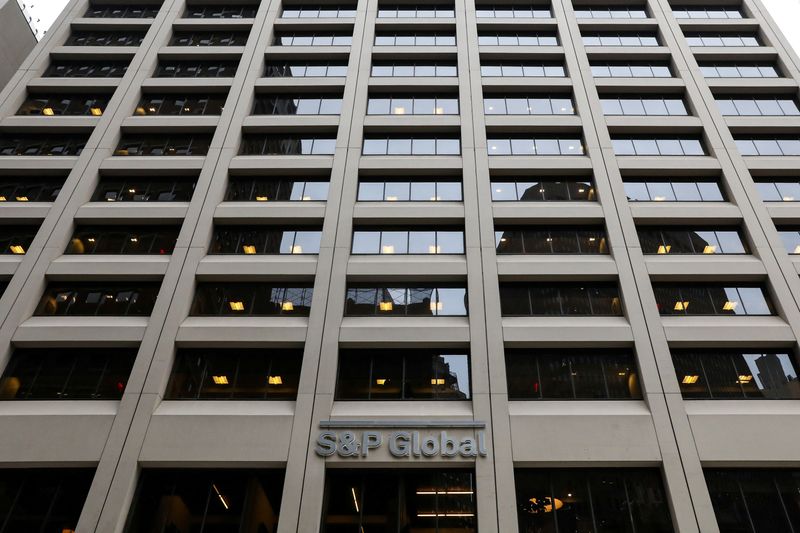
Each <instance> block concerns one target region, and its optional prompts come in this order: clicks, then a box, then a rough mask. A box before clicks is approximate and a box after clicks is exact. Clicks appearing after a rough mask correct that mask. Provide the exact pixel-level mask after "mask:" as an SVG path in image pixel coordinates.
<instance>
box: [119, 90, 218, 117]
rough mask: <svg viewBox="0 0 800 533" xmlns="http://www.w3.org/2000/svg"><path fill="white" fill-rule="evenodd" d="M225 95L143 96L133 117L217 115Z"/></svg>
mask: <svg viewBox="0 0 800 533" xmlns="http://www.w3.org/2000/svg"><path fill="white" fill-rule="evenodd" d="M226 98H227V95H226V94H222V93H221V94H218V95H216V94H211V95H203V94H188V95H171V94H162V95H157V94H145V95H143V96H142V99H141V100H139V105H137V106H136V110H135V111H134V115H219V114H221V113H222V108H223V106H224V105H225V99H226Z"/></svg>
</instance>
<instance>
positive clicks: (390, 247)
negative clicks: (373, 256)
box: [381, 244, 394, 254]
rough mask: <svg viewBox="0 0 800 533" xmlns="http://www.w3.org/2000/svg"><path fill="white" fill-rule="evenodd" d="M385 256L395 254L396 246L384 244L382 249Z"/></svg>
mask: <svg viewBox="0 0 800 533" xmlns="http://www.w3.org/2000/svg"><path fill="white" fill-rule="evenodd" d="M382 250H383V252H381V253H384V254H393V253H394V245H392V244H384V245H383V248H382Z"/></svg>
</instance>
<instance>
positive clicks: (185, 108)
mask: <svg viewBox="0 0 800 533" xmlns="http://www.w3.org/2000/svg"><path fill="white" fill-rule="evenodd" d="M183 110H184V111H186V112H189V111H191V108H189V107H184V108H183Z"/></svg>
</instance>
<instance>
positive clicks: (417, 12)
mask: <svg viewBox="0 0 800 533" xmlns="http://www.w3.org/2000/svg"><path fill="white" fill-rule="evenodd" d="M453 17H455V10H454V9H453V5H452V4H449V5H422V6H415V5H406V4H403V5H379V6H378V18H453Z"/></svg>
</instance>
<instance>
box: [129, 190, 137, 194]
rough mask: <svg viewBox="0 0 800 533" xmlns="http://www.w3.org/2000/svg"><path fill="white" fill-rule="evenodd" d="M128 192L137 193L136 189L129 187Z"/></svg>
mask: <svg viewBox="0 0 800 533" xmlns="http://www.w3.org/2000/svg"><path fill="white" fill-rule="evenodd" d="M128 192H129V193H131V194H136V189H128Z"/></svg>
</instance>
